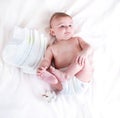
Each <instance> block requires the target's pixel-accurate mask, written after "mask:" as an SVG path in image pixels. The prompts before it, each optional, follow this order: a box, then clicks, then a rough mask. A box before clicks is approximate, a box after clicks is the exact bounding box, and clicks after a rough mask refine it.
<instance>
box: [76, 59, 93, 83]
mask: <svg viewBox="0 0 120 118" xmlns="http://www.w3.org/2000/svg"><path fill="white" fill-rule="evenodd" d="M75 76H76V77H77V78H78V79H80V80H81V81H84V82H89V81H90V80H91V78H92V77H93V67H92V63H91V61H89V60H86V62H85V65H84V67H83V69H82V70H80V71H79V72H78V73H77V74H76V75H75Z"/></svg>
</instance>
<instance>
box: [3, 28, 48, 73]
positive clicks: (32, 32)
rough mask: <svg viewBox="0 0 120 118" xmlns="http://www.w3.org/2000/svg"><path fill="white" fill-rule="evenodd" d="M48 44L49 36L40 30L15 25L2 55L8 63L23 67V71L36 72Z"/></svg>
mask: <svg viewBox="0 0 120 118" xmlns="http://www.w3.org/2000/svg"><path fill="white" fill-rule="evenodd" d="M46 46H47V37H45V36H44V35H43V34H42V33H41V32H40V31H39V30H36V29H29V28H21V27H15V28H14V31H13V36H12V37H11V40H10V41H9V42H8V44H7V45H6V46H5V48H4V50H3V55H2V57H3V60H4V62H6V63H7V64H10V65H13V66H16V67H18V68H21V69H22V70H23V72H26V73H29V74H36V68H37V67H38V65H39V64H40V60H41V59H42V57H43V54H44V52H45V50H46Z"/></svg>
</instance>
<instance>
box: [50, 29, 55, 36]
mask: <svg viewBox="0 0 120 118" xmlns="http://www.w3.org/2000/svg"><path fill="white" fill-rule="evenodd" d="M50 35H51V36H55V32H54V30H53V29H52V28H50Z"/></svg>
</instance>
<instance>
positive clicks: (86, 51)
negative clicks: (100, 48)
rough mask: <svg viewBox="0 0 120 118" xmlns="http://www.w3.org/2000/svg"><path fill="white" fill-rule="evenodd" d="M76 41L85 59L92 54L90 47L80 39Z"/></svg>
mask: <svg viewBox="0 0 120 118" xmlns="http://www.w3.org/2000/svg"><path fill="white" fill-rule="evenodd" d="M78 41H79V45H80V47H81V49H82V51H81V55H84V56H86V57H87V56H89V55H91V53H92V48H91V46H90V45H89V44H88V43H87V42H85V41H84V40H83V39H81V38H78Z"/></svg>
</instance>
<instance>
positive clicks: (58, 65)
mask: <svg viewBox="0 0 120 118" xmlns="http://www.w3.org/2000/svg"><path fill="white" fill-rule="evenodd" d="M72 62H73V60H69V59H68V60H57V61H56V62H55V67H56V68H57V69H61V68H66V67H68V66H69V65H70V64H71V63H72Z"/></svg>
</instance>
